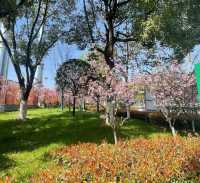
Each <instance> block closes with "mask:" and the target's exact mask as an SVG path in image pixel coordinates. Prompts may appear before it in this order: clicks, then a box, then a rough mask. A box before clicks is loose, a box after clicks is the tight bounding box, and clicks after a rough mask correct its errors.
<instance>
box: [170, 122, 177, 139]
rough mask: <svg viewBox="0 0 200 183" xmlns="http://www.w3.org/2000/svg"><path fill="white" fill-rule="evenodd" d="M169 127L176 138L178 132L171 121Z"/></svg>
mask: <svg viewBox="0 0 200 183" xmlns="http://www.w3.org/2000/svg"><path fill="white" fill-rule="evenodd" d="M169 127H170V129H171V132H172V135H173V136H174V137H175V136H176V130H175V128H174V126H173V125H172V123H171V121H169Z"/></svg>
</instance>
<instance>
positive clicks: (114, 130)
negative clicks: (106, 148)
mask: <svg viewBox="0 0 200 183" xmlns="http://www.w3.org/2000/svg"><path fill="white" fill-rule="evenodd" d="M113 136H114V141H115V144H117V132H116V129H115V128H113Z"/></svg>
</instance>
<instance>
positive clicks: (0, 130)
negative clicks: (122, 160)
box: [0, 112, 156, 170]
mask: <svg viewBox="0 0 200 183" xmlns="http://www.w3.org/2000/svg"><path fill="white" fill-rule="evenodd" d="M147 125H148V124H146V123H145V122H143V121H137V122H135V121H134V120H131V121H130V122H129V123H128V124H126V125H125V127H123V128H122V129H121V130H120V132H119V133H118V135H119V138H129V137H132V136H134V137H138V136H141V135H142V136H144V137H148V136H149V135H151V134H152V133H156V130H155V129H153V127H152V129H151V128H150V129H151V130H149V128H147ZM102 141H107V142H108V143H114V141H113V134H112V129H111V128H110V127H107V126H105V125H103V122H102V120H101V119H100V118H99V114H96V113H91V112H77V114H76V116H75V117H72V115H71V113H69V112H63V113H60V114H48V115H47V116H42V117H41V116H38V117H36V118H32V119H28V120H27V121H26V122H24V123H23V122H19V121H17V120H4V121H3V120H1V121H0V156H1V157H2V158H0V170H1V169H4V168H5V167H8V166H13V163H14V162H12V161H10V160H9V158H7V157H5V156H3V155H1V154H5V153H12V152H15V153H17V152H22V151H33V150H36V149H38V148H40V147H46V146H48V145H50V144H61V145H70V144H77V143H82V142H92V143H97V144H99V143H101V142H102Z"/></svg>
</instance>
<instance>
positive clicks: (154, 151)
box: [32, 136, 200, 183]
mask: <svg viewBox="0 0 200 183" xmlns="http://www.w3.org/2000/svg"><path fill="white" fill-rule="evenodd" d="M199 150H200V139H199V138H198V137H188V138H182V137H179V136H178V137H176V138H173V137H160V138H155V139H149V140H147V139H142V138H141V139H137V140H129V141H121V142H119V144H118V145H112V144H107V143H102V144H101V145H97V144H92V143H83V144H77V145H71V146H66V147H63V148H61V149H58V150H56V151H54V152H51V153H50V155H51V156H52V157H53V158H54V159H55V161H56V162H57V165H56V167H55V166H54V167H50V168H49V169H48V170H44V171H43V172H41V173H40V174H39V175H37V176H35V177H33V178H32V182H44V183H47V182H48V183H51V182H52V183H53V182H69V183H70V182H72V183H76V182H77V183H79V182H84V181H85V182H95V183H96V182H102V183H105V182H106V183H107V182H127V183H128V182H133V183H134V182H142V183H149V182H150V183H151V182H153V183H161V182H171V183H172V182H181V183H183V182H191V181H193V182H200V151H199Z"/></svg>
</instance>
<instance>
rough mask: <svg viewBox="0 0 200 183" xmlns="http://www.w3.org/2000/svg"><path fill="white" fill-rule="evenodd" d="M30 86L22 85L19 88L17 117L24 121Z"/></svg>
mask: <svg viewBox="0 0 200 183" xmlns="http://www.w3.org/2000/svg"><path fill="white" fill-rule="evenodd" d="M30 91H31V89H30V88H24V87H22V88H21V89H20V107H19V119H20V120H22V121H25V120H26V118H27V103H28V97H29V94H30Z"/></svg>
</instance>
